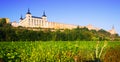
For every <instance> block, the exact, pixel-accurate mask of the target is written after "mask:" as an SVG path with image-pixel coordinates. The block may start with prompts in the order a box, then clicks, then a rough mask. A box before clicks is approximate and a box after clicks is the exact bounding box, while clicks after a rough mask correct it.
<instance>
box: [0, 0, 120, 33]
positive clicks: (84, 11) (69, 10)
mask: <svg viewBox="0 0 120 62" xmlns="http://www.w3.org/2000/svg"><path fill="white" fill-rule="evenodd" d="M28 8H30V12H31V13H32V15H33V16H40V17H41V16H42V13H43V11H44V10H45V12H46V15H47V17H48V21H54V22H60V23H67V24H75V25H82V26H86V25H88V24H92V25H94V26H95V27H99V28H103V29H105V30H109V29H111V27H112V26H113V25H114V27H115V29H116V31H117V32H118V33H119V34H120V27H119V26H120V24H119V21H120V1H119V0H1V2H0V18H1V17H7V18H10V21H11V22H13V21H19V18H20V16H21V15H22V16H23V17H25V14H26V12H27V10H28Z"/></svg>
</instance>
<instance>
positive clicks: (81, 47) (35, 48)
mask: <svg viewBox="0 0 120 62" xmlns="http://www.w3.org/2000/svg"><path fill="white" fill-rule="evenodd" d="M107 43H108V44H107V45H106V46H104V42H100V43H99V45H98V46H97V47H99V48H98V49H97V50H96V45H97V42H96V41H74V42H71V41H47V42H42V41H35V42H30V41H27V42H24V41H21V42H0V58H2V59H3V60H4V61H7V62H8V61H9V62H13V61H14V62H20V61H22V62H44V61H45V62H78V61H79V62H82V61H93V60H95V57H96V51H98V52H99V54H98V56H99V58H102V57H104V55H105V52H106V50H107V48H109V47H112V48H114V47H115V46H117V45H119V46H120V42H107ZM103 47H104V48H103ZM101 50H102V52H101ZM98 52H97V53H98ZM100 56H101V57H100Z"/></svg>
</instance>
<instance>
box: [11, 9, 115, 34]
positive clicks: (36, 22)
mask: <svg viewBox="0 0 120 62" xmlns="http://www.w3.org/2000/svg"><path fill="white" fill-rule="evenodd" d="M12 26H14V27H18V26H22V27H40V28H54V29H73V28H77V26H78V25H72V24H63V23H56V22H48V20H47V16H46V15H45V12H43V15H42V17H36V16H32V14H31V13H30V10H29V9H28V12H27V13H26V17H25V18H22V16H21V18H20V21H19V23H16V22H13V23H12ZM79 27H80V28H84V27H86V28H88V29H89V30H96V31H98V30H100V28H97V27H94V26H92V25H87V26H79ZM108 32H110V33H111V34H116V32H115V29H112V30H110V31H108Z"/></svg>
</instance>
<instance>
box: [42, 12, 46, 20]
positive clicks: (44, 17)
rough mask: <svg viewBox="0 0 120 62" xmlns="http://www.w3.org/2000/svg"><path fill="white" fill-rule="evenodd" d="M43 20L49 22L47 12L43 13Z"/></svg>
mask: <svg viewBox="0 0 120 62" xmlns="http://www.w3.org/2000/svg"><path fill="white" fill-rule="evenodd" d="M42 19H43V20H44V21H47V16H46V15H45V11H44V12H43V15H42Z"/></svg>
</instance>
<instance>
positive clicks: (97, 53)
mask: <svg viewBox="0 0 120 62" xmlns="http://www.w3.org/2000/svg"><path fill="white" fill-rule="evenodd" d="M107 43H108V42H107V41H104V44H103V46H102V47H100V46H99V45H100V41H97V44H96V49H95V61H96V62H100V57H101V55H102V53H103V50H104V49H105V47H106V46H107Z"/></svg>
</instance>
